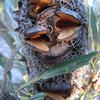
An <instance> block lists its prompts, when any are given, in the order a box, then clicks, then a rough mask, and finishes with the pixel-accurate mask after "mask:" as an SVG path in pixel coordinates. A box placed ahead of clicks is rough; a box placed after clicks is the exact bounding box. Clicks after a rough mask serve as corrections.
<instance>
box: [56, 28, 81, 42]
mask: <svg viewBox="0 0 100 100" xmlns="http://www.w3.org/2000/svg"><path fill="white" fill-rule="evenodd" d="M79 29H80V27H67V28H65V29H63V30H62V31H61V33H60V34H59V36H58V40H64V39H66V38H67V39H68V40H69V39H70V37H71V36H73V35H74V34H75V33H76V32H77V31H78V30H79ZM72 38H73V37H72Z"/></svg>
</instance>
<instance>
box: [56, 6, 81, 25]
mask: <svg viewBox="0 0 100 100" xmlns="http://www.w3.org/2000/svg"><path fill="white" fill-rule="evenodd" d="M56 15H57V16H59V17H61V18H62V19H63V20H65V21H67V22H70V24H71V23H72V24H77V25H78V24H80V20H79V19H80V15H79V14H78V13H77V12H75V11H71V10H69V9H66V8H65V7H61V8H60V9H59V10H58V11H57V12H56Z"/></svg>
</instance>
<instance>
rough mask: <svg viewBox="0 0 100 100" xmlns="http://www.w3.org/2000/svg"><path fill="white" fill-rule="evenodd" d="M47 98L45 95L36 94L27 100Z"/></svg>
mask: <svg viewBox="0 0 100 100" xmlns="http://www.w3.org/2000/svg"><path fill="white" fill-rule="evenodd" d="M46 96H47V94H46V93H38V94H36V95H33V96H32V97H31V98H29V99H28V100H44V98H45V97H46Z"/></svg>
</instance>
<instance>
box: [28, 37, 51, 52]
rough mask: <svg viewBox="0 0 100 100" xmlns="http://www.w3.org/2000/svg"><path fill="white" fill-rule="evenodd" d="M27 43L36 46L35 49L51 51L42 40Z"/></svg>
mask: <svg viewBox="0 0 100 100" xmlns="http://www.w3.org/2000/svg"><path fill="white" fill-rule="evenodd" d="M27 43H29V44H30V45H32V46H34V47H35V48H37V49H39V50H42V51H46V52H47V51H49V47H48V46H47V44H46V42H45V41H43V40H41V39H36V40H28V41H27Z"/></svg>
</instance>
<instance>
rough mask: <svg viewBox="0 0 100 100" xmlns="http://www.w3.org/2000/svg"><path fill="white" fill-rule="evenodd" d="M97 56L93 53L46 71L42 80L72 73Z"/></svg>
mask: <svg viewBox="0 0 100 100" xmlns="http://www.w3.org/2000/svg"><path fill="white" fill-rule="evenodd" d="M96 54H97V53H96V52H92V53H90V54H87V55H83V56H80V57H78V58H77V59H73V60H70V61H69V62H65V63H64V64H60V65H58V66H56V67H54V68H52V69H49V70H48V71H46V72H45V73H44V74H43V75H42V76H41V79H47V78H51V77H54V76H58V75H61V74H64V73H70V72H72V71H74V70H76V69H78V68H80V67H84V65H87V64H88V63H89V61H90V60H91V58H92V57H94V56H95V55H96Z"/></svg>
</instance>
